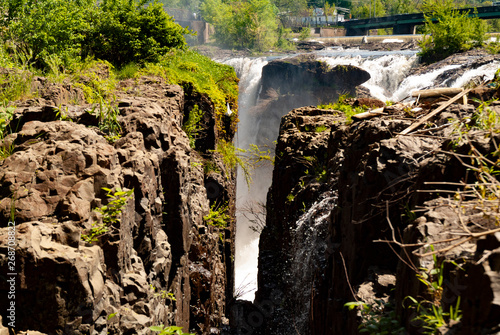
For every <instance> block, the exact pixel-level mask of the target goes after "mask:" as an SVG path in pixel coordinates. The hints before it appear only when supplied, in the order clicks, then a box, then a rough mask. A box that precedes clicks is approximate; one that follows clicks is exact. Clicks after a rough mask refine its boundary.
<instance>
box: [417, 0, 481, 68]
mask: <svg viewBox="0 0 500 335" xmlns="http://www.w3.org/2000/svg"><path fill="white" fill-rule="evenodd" d="M423 9H424V12H425V13H426V14H425V34H426V36H424V39H423V40H422V41H421V42H420V43H419V44H420V47H421V48H422V50H421V51H420V53H419V55H420V57H421V59H422V62H424V63H432V62H435V61H439V60H441V59H444V58H446V57H448V56H449V55H451V54H454V53H457V52H463V51H467V50H469V49H472V48H476V47H480V46H483V45H484V41H485V39H486V29H487V25H486V23H485V22H484V21H483V20H481V19H479V18H477V17H472V18H470V17H468V13H462V14H460V13H459V12H458V10H456V9H455V7H454V3H453V0H445V1H442V2H441V1H437V0H427V1H425V2H424V7H423Z"/></svg>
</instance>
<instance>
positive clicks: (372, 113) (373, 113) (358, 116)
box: [351, 107, 384, 120]
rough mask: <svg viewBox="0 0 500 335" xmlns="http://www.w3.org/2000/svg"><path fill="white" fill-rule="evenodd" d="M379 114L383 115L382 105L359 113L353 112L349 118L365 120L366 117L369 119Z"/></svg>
mask: <svg viewBox="0 0 500 335" xmlns="http://www.w3.org/2000/svg"><path fill="white" fill-rule="evenodd" d="M380 115H384V107H381V108H377V109H374V110H371V111H367V112H363V113H359V114H354V115H353V116H351V118H352V119H353V120H366V119H371V118H372V117H375V116H380Z"/></svg>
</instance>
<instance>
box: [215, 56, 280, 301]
mask: <svg viewBox="0 0 500 335" xmlns="http://www.w3.org/2000/svg"><path fill="white" fill-rule="evenodd" d="M224 63H225V64H228V65H231V66H232V67H234V69H235V71H236V73H237V75H238V77H239V78H240V83H239V88H240V96H239V101H238V107H239V111H238V112H239V119H240V122H239V124H238V132H237V135H236V146H237V147H238V148H241V149H248V146H249V145H250V144H258V145H262V144H265V143H263V142H262V140H261V139H257V133H258V130H259V129H258V126H257V124H258V120H257V115H255V113H254V112H253V111H252V107H254V106H255V105H256V104H257V100H258V93H259V88H260V79H261V74H262V68H263V67H264V66H265V65H266V64H267V60H266V59H265V58H234V59H229V60H226V61H224ZM278 126H279V125H278ZM276 128H277V127H276ZM275 131H278V130H277V129H276V130H275ZM268 144H269V145H270V144H271V143H268ZM256 175H258V178H257V177H255V176H256ZM271 176H272V166H263V167H261V168H259V169H258V171H253V182H252V183H251V184H250V185H247V184H246V182H245V178H244V175H243V171H241V168H240V167H238V177H237V181H236V182H237V185H236V222H237V224H236V238H235V245H236V255H235V292H236V296H237V297H238V298H239V299H243V300H249V301H253V300H254V296H255V291H256V290H257V259H258V254H259V234H258V232H256V231H254V230H253V229H252V226H253V225H254V223H253V222H252V220H265V213H262V211H261V210H262V206H263V205H264V204H265V201H266V195H267V190H268V189H269V187H270V186H271ZM256 216H258V217H256Z"/></svg>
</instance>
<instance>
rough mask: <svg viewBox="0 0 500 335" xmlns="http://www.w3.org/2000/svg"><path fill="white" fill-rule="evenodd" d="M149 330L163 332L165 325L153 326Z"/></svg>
mask: <svg viewBox="0 0 500 335" xmlns="http://www.w3.org/2000/svg"><path fill="white" fill-rule="evenodd" d="M149 329H151V330H152V331H155V332H161V331H163V325H159V326H151V327H149Z"/></svg>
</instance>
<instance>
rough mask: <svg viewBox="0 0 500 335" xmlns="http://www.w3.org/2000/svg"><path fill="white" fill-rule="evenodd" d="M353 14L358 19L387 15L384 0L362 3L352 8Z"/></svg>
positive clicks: (371, 0)
mask: <svg viewBox="0 0 500 335" xmlns="http://www.w3.org/2000/svg"><path fill="white" fill-rule="evenodd" d="M351 12H352V16H353V17H355V18H358V19H366V18H369V17H378V16H384V15H385V7H384V4H383V3H382V0H370V1H369V2H368V3H365V4H362V5H361V4H360V5H358V6H356V7H354V8H353V9H352V11H351Z"/></svg>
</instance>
